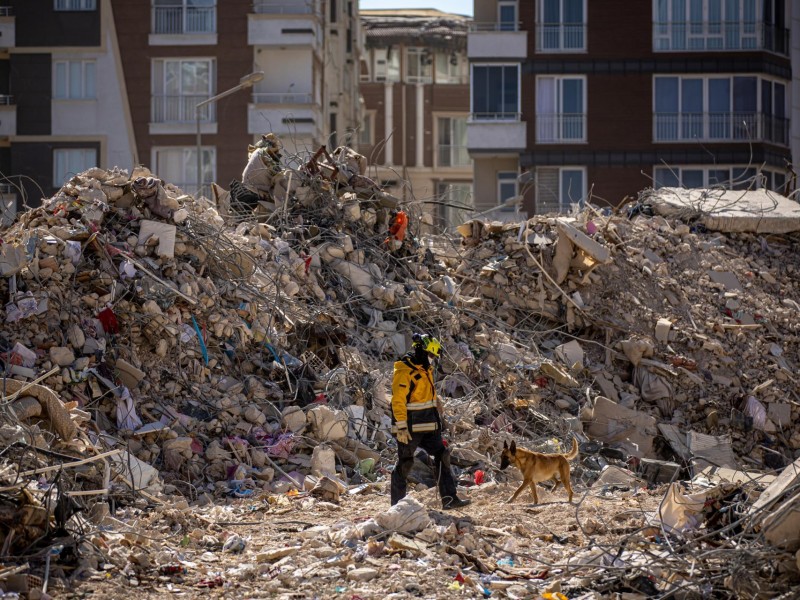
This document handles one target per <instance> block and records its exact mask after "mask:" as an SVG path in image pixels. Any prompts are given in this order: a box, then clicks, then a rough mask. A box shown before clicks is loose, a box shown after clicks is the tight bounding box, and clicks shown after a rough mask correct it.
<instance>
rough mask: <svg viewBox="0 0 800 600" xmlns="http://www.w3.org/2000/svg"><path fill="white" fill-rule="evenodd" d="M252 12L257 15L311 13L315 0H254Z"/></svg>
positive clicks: (314, 9)
mask: <svg viewBox="0 0 800 600" xmlns="http://www.w3.org/2000/svg"><path fill="white" fill-rule="evenodd" d="M253 12H254V13H256V14H259V15H313V14H315V13H316V12H317V7H316V1H315V0H255V2H253Z"/></svg>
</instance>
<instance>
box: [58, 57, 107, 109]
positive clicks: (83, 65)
mask: <svg viewBox="0 0 800 600" xmlns="http://www.w3.org/2000/svg"><path fill="white" fill-rule="evenodd" d="M60 65H64V66H65V67H64V68H65V73H64V81H63V87H64V89H63V91H62V90H60V87H61V84H60V82H59V66H60ZM76 65H79V66H80V92H79V95H73V89H72V88H73V85H72V69H73V66H76ZM90 67H91V68H90ZM90 72H91V76H89V75H88V74H89V73H90ZM89 82H90V83H91V85H90V86H88V83H89ZM88 87H91V89H88ZM53 99H54V100H97V61H96V60H95V59H93V58H86V59H83V58H58V59H55V60H53Z"/></svg>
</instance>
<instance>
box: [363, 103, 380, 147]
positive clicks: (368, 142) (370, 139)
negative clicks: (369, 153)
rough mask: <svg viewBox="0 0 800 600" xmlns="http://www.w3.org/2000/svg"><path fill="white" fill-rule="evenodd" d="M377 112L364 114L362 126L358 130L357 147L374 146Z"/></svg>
mask: <svg viewBox="0 0 800 600" xmlns="http://www.w3.org/2000/svg"><path fill="white" fill-rule="evenodd" d="M376 113H377V111H375V110H368V111H366V112H365V113H364V120H363V126H362V127H360V128H359V130H358V145H359V146H373V145H375V115H376Z"/></svg>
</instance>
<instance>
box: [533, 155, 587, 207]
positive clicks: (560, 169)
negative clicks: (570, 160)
mask: <svg viewBox="0 0 800 600" xmlns="http://www.w3.org/2000/svg"><path fill="white" fill-rule="evenodd" d="M542 170H553V171H556V174H557V178H556V180H557V182H558V190H557V191H556V193H557V197H558V212H559V213H561V212H565V211H567V210H569V209H570V205H571V204H572V203H573V202H571V201H569V199H567V201H566V202H565V198H564V196H565V194H566V190H565V189H564V186H563V177H564V174H565V173H566V172H568V171H579V172H580V173H581V190H580V197H579V199H578V204H579V205H580V206H583V205H584V204H585V203H586V200H587V196H588V194H589V183H588V173H587V168H586V167H585V166H581V165H561V166H552V167H539V168H538V169H537V171H536V188H535V189H536V192H535V194H536V213H537V214H543V213H544V212H545V211H543V210H542V209H543V208H548V207H549V204H546V203H543V198H542V197H543V190H542V188H541V171H542ZM547 212H549V211H547Z"/></svg>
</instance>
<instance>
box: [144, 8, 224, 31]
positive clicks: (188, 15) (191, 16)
mask: <svg viewBox="0 0 800 600" xmlns="http://www.w3.org/2000/svg"><path fill="white" fill-rule="evenodd" d="M153 13H154V15H153V32H154V33H159V34H187V33H216V31H217V8H216V7H215V6H187V7H182V6H155V7H153Z"/></svg>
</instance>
